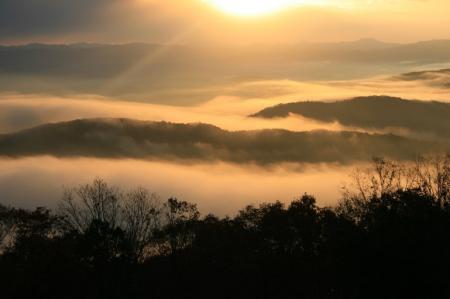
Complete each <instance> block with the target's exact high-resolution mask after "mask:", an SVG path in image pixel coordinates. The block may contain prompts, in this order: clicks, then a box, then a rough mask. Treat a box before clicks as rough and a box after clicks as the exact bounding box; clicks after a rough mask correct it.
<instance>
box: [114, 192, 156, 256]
mask: <svg viewBox="0 0 450 299" xmlns="http://www.w3.org/2000/svg"><path fill="white" fill-rule="evenodd" d="M161 213H162V206H161V202H160V200H159V197H158V196H157V195H156V194H154V193H150V192H148V191H147V190H145V189H143V188H138V189H136V190H134V191H131V192H129V193H128V194H127V195H126V197H125V200H124V202H123V207H122V222H123V229H124V231H125V235H126V237H127V239H128V241H129V243H130V245H131V247H132V252H134V254H135V257H136V258H137V259H142V258H144V257H145V256H146V255H147V254H146V249H150V246H149V245H150V244H151V243H152V241H153V240H154V238H155V233H156V232H157V231H158V230H160V228H161V225H162V219H161ZM149 254H151V253H149Z"/></svg>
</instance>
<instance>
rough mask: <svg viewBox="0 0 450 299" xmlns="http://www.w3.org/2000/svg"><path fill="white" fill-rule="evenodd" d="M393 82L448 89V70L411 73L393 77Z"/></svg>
mask: <svg viewBox="0 0 450 299" xmlns="http://www.w3.org/2000/svg"><path fill="white" fill-rule="evenodd" d="M392 79H393V80H401V81H414V82H419V83H422V84H426V85H429V86H437V87H442V88H450V69H442V70H435V71H433V70H432V71H421V72H411V73H406V74H402V75H399V76H394V77H393V78H392Z"/></svg>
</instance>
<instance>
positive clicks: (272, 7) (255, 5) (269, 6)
mask: <svg viewBox="0 0 450 299" xmlns="http://www.w3.org/2000/svg"><path fill="white" fill-rule="evenodd" d="M205 1H206V2H207V3H210V4H212V5H213V6H215V7H216V8H218V9H220V10H222V11H223V12H225V13H228V14H233V15H238V16H259V15H265V14H270V13H275V12H277V11H280V10H283V9H287V8H289V7H292V6H295V5H300V4H305V2H307V1H308V0H205ZM309 2H310V1H309Z"/></svg>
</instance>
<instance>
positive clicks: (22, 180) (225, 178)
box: [0, 157, 351, 215]
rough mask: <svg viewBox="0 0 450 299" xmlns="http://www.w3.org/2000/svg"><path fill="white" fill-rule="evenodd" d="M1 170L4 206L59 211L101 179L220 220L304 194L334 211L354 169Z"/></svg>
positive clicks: (76, 164)
mask: <svg viewBox="0 0 450 299" xmlns="http://www.w3.org/2000/svg"><path fill="white" fill-rule="evenodd" d="M0 169H1V170H2V171H1V172H0V202H1V203H3V204H7V205H8V204H11V205H14V206H20V207H27V208H32V207H36V206H48V207H55V206H56V205H57V204H58V201H59V200H60V199H61V197H62V195H63V190H64V187H74V186H78V185H79V184H85V183H90V182H91V181H92V180H93V179H95V178H96V177H101V178H103V179H105V180H106V181H107V182H109V183H111V184H115V185H119V186H121V187H123V188H125V189H131V188H134V187H136V186H142V187H145V188H147V189H149V190H150V191H152V192H155V193H158V194H159V195H160V197H161V199H163V200H165V199H167V198H169V197H177V198H179V199H182V200H187V201H190V202H194V203H197V204H198V205H199V208H200V210H201V211H203V212H205V213H210V212H212V213H217V214H219V215H226V214H228V215H234V214H235V213H236V212H237V211H238V209H241V208H243V207H244V206H245V205H247V204H250V203H254V204H258V203H261V202H273V201H276V200H280V201H283V202H290V201H291V200H293V199H294V198H297V197H298V196H301V195H303V193H305V192H308V193H310V194H314V195H316V196H317V198H318V202H319V204H320V205H331V204H333V203H335V201H336V200H338V199H339V198H340V187H341V186H342V185H343V184H345V183H346V181H347V179H348V178H349V177H348V175H349V174H350V173H351V167H342V166H335V165H326V164H321V165H306V164H305V165H296V166H295V165H278V166H274V167H272V168H270V169H268V168H261V167H257V166H245V167H243V166H236V165H231V164H227V163H198V164H195V165H194V164H175V163H167V162H157V161H153V162H150V161H140V160H129V159H123V160H108V159H88V158H80V159H57V158H52V157H36V158H23V159H0ZM324 181H326V182H327V184H326V186H327V187H324V185H323V182H324Z"/></svg>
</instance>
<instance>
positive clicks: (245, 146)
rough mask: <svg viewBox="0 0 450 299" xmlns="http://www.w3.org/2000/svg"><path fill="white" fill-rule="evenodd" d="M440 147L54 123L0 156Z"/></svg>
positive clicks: (354, 154) (368, 137) (324, 136)
mask: <svg viewBox="0 0 450 299" xmlns="http://www.w3.org/2000/svg"><path fill="white" fill-rule="evenodd" d="M448 149H449V145H448V144H446V143H437V142H426V141H418V140H414V139H408V138H405V137H399V136H395V135H392V134H386V135H382V134H366V133H358V132H332V131H310V132H292V131H286V130H276V129H273V130H260V131H236V132H232V131H226V130H222V129H220V128H218V127H214V126H211V125H206V124H176V123H167V122H142V121H134V120H128V119H86V120H75V121H70V122H64V123H54V124H48V125H43V126H38V127H35V128H32V129H27V130H23V131H20V132H17V133H12V134H5V135H0V156H8V157H22V156H37V155H53V156H57V157H80V156H86V157H106V158H126V157H128V158H140V159H168V160H200V161H219V160H220V161H227V162H235V163H256V164H261V165H265V164H272V163H280V162H312V163H314V162H338V163H350V162H353V161H362V160H368V159H370V158H371V157H372V156H374V155H378V154H383V155H385V156H387V157H392V158H396V159H414V158H415V157H416V155H417V154H418V153H429V152H441V151H444V152H445V151H447V150H448Z"/></svg>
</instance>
